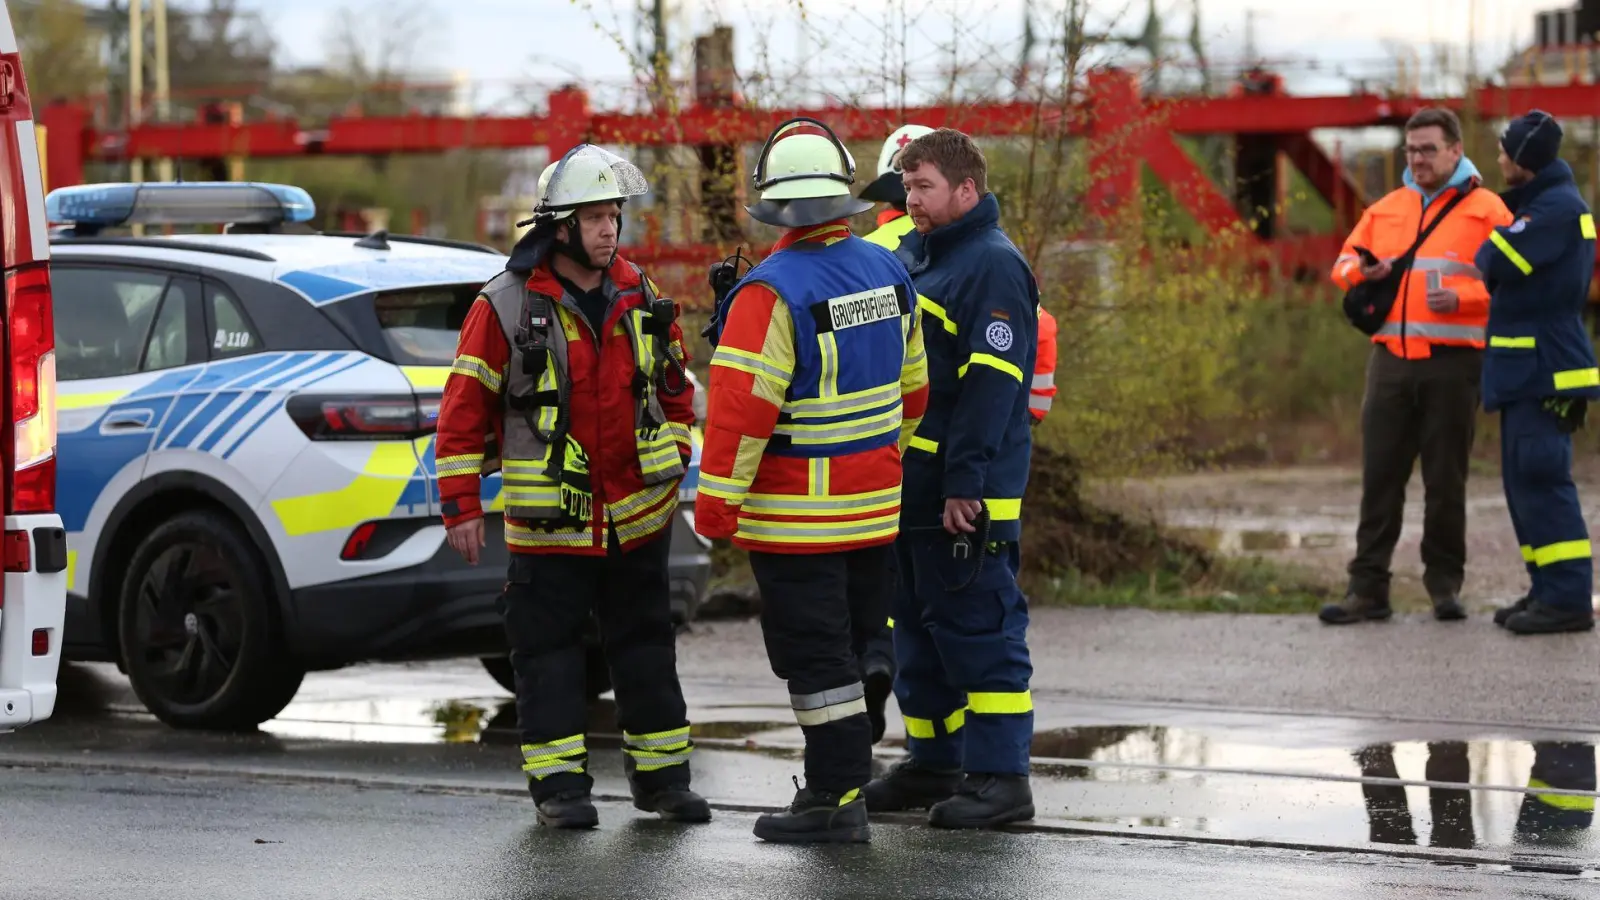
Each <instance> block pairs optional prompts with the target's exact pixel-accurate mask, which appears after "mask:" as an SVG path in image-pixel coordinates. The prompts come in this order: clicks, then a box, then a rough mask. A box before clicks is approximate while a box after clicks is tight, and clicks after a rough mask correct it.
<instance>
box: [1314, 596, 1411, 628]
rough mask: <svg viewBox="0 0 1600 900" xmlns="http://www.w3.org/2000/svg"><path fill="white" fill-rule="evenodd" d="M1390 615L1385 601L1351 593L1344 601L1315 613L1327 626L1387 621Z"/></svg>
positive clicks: (1331, 604) (1390, 610)
mask: <svg viewBox="0 0 1600 900" xmlns="http://www.w3.org/2000/svg"><path fill="white" fill-rule="evenodd" d="M1391 614H1393V610H1392V609H1391V608H1390V606H1389V601H1388V600H1387V599H1383V600H1379V599H1377V598H1376V597H1363V596H1362V595H1360V594H1357V593H1355V592H1351V593H1348V594H1345V596H1344V600H1342V601H1340V602H1338V603H1329V604H1328V605H1326V606H1324V607H1323V608H1322V611H1321V612H1319V613H1317V618H1319V619H1321V620H1322V621H1323V622H1325V623H1327V624H1329V625H1350V624H1353V623H1355V622H1365V621H1367V620H1368V619H1387V618H1389V616H1390V615H1391Z"/></svg>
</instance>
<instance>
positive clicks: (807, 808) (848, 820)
mask: <svg viewBox="0 0 1600 900" xmlns="http://www.w3.org/2000/svg"><path fill="white" fill-rule="evenodd" d="M794 786H795V795H794V802H793V803H791V804H789V808H788V810H786V811H784V812H779V813H766V814H764V815H762V816H761V817H760V818H759V819H756V827H755V835H756V837H758V838H760V839H762V840H763V841H771V842H772V843H774V844H864V843H867V842H868V841H870V840H872V827H871V825H869V824H868V823H867V804H866V801H864V800H862V799H861V792H860V791H859V790H856V791H849V792H847V793H844V794H833V793H829V792H827V791H813V790H811V789H810V788H803V787H800V779H798V778H796V779H795V780H794Z"/></svg>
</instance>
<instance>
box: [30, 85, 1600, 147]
mask: <svg viewBox="0 0 1600 900" xmlns="http://www.w3.org/2000/svg"><path fill="white" fill-rule="evenodd" d="M581 97H582V95H581V92H577V91H558V92H556V93H555V94H553V95H551V102H552V107H554V106H555V105H556V103H557V99H558V98H560V99H562V100H565V101H566V104H565V106H566V108H565V109H563V110H562V112H561V114H559V115H557V114H552V115H549V116H511V117H506V116H477V117H465V118H462V117H450V116H424V115H407V116H384V117H355V118H334V119H331V120H329V121H328V122H327V123H326V124H325V125H322V126H320V127H319V126H311V125H306V124H301V123H298V122H295V121H293V120H277V121H264V122H251V123H247V124H244V125H238V126H234V125H226V124H217V125H211V124H162V123H148V124H144V125H140V126H138V127H136V128H133V129H130V130H128V131H127V132H116V131H110V132H89V133H87V134H85V135H84V136H83V139H82V144H81V146H82V148H83V151H84V153H85V155H86V156H87V157H88V158H90V159H96V160H120V159H129V158H133V157H144V158H156V157H174V158H196V157H208V156H212V157H214V156H224V155H229V154H241V155H248V156H256V157H269V156H276V157H283V156H299V155H303V154H308V153H323V154H330V155H332V154H357V155H369V154H384V153H442V152H444V151H447V150H453V149H460V148H476V149H514V148H520V147H537V146H549V145H552V144H555V143H559V142H560V141H562V140H564V139H566V136H567V135H578V136H580V137H579V139H583V138H587V139H590V140H594V141H601V142H607V143H618V144H633V145H638V146H662V145H668V144H703V143H725V142H754V141H760V140H763V139H765V138H766V136H767V134H768V132H769V131H770V130H771V129H772V127H773V126H775V125H776V124H777V123H779V122H781V121H783V120H784V119H787V118H791V117H794V116H802V115H803V116H812V117H815V118H819V119H822V120H823V121H825V122H827V123H828V124H829V125H830V126H831V127H833V128H834V129H835V130H836V131H837V132H838V133H839V136H840V137H841V138H842V139H844V140H871V139H877V138H881V137H882V136H883V135H885V134H887V133H889V132H890V131H892V130H893V129H894V128H896V127H898V125H899V124H901V123H903V122H907V121H914V122H922V123H925V124H928V125H932V126H940V125H948V126H951V127H954V128H960V129H962V130H964V131H968V132H970V133H973V134H981V135H989V136H1003V135H1023V134H1028V133H1030V132H1031V131H1033V129H1035V128H1037V127H1041V126H1043V127H1047V128H1052V129H1053V128H1055V127H1057V126H1058V125H1059V124H1060V123H1062V122H1066V123H1067V127H1068V128H1069V130H1071V131H1072V132H1073V133H1077V134H1082V133H1084V132H1085V131H1086V129H1085V126H1084V120H1083V118H1082V117H1080V116H1079V115H1078V111H1077V110H1063V109H1062V108H1060V107H1057V106H1050V105H1045V106H1040V105H1036V104H1032V103H977V104H967V105H961V106H956V107H945V106H927V107H912V108H907V109H903V110H902V109H896V108H879V109H864V108H856V107H842V106H841V107H822V108H785V109H750V108H736V109H716V108H703V107H691V108H689V109H685V110H683V111H681V112H680V113H678V114H675V115H672V116H659V115H656V114H653V113H636V114H622V113H603V112H602V113H591V112H590V111H589V110H588V109H587V106H586V104H585V103H584V101H583V100H582V99H581ZM1429 105H1442V106H1449V107H1453V108H1457V109H1459V108H1462V107H1463V106H1464V105H1465V102H1464V101H1463V100H1462V99H1460V98H1456V99H1437V100H1429V99H1422V98H1385V97H1380V96H1376V95H1365V94H1362V95H1353V96H1346V97H1290V96H1281V95H1280V96H1272V95H1266V96H1255V95H1251V96H1241V97H1214V98H1204V99H1201V98H1193V99H1181V100H1156V101H1149V102H1145V103H1143V104H1142V110H1143V112H1144V114H1145V116H1146V117H1147V118H1148V120H1149V121H1150V122H1151V124H1153V125H1155V126H1157V127H1161V128H1165V129H1167V130H1170V131H1175V132H1179V133H1182V134H1263V133H1304V132H1307V131H1310V130H1312V129H1316V128H1359V127H1367V126H1374V125H1384V124H1398V123H1400V122H1403V121H1404V120H1405V119H1406V118H1408V117H1409V116H1410V115H1411V114H1412V113H1414V112H1415V111H1417V110H1418V109H1421V108H1422V107H1424V106H1429ZM1475 106H1476V108H1477V109H1478V110H1480V111H1481V112H1482V113H1483V114H1485V115H1493V116H1501V115H1506V114H1509V113H1520V112H1522V111H1525V110H1527V109H1530V108H1533V107H1538V108H1540V109H1544V110H1546V111H1548V112H1550V113H1552V114H1553V115H1556V116H1558V117H1560V116H1570V117H1581V116H1592V115H1594V114H1595V113H1596V111H1597V110H1600V87H1597V86H1592V85H1566V86H1560V87H1526V88H1498V87H1489V88H1484V89H1482V90H1481V91H1480V92H1479V93H1478V95H1477V97H1476V103H1475ZM574 113H575V114H576V115H574ZM46 114H48V110H47V111H46Z"/></svg>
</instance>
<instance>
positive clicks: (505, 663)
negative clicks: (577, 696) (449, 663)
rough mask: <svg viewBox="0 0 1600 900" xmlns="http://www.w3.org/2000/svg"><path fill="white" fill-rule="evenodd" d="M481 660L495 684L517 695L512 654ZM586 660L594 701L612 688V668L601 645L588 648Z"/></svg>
mask: <svg viewBox="0 0 1600 900" xmlns="http://www.w3.org/2000/svg"><path fill="white" fill-rule="evenodd" d="M479 661H480V662H482V663H483V668H484V671H486V672H488V673H489V677H490V678H493V679H494V681H495V684H498V685H500V686H501V687H503V688H505V689H506V690H508V691H510V692H511V694H512V696H515V695H516V693H517V678H516V673H515V672H513V671H512V669H511V657H510V656H485V657H483V658H482V659H481V660H479ZM584 662H585V665H586V667H587V672H586V677H587V679H588V688H589V689H588V695H589V700H590V701H591V702H593V701H595V700H598V699H600V695H601V694H604V693H605V692H606V691H609V690H611V670H610V669H609V668H607V667H606V654H605V651H604V650H602V649H600V648H599V647H590V648H588V654H587V656H586V657H585V659H584Z"/></svg>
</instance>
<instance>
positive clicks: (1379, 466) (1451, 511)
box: [1349, 346, 1483, 599]
mask: <svg viewBox="0 0 1600 900" xmlns="http://www.w3.org/2000/svg"><path fill="white" fill-rule="evenodd" d="M1482 368H1483V351H1481V350H1474V349H1472V348H1469V347H1439V346H1435V347H1434V348H1433V355H1432V356H1430V357H1428V358H1427V359H1409V360H1408V359H1400V358H1399V357H1397V356H1395V355H1394V354H1392V353H1390V352H1389V351H1388V350H1387V349H1385V348H1383V347H1381V346H1375V347H1373V350H1372V356H1371V358H1370V359H1369V360H1368V362H1367V383H1366V396H1365V398H1364V399H1363V400H1362V403H1361V524H1360V525H1359V526H1358V527H1357V529H1356V554H1355V558H1354V559H1352V560H1351V561H1350V567H1349V573H1350V590H1351V592H1352V593H1356V594H1360V595H1362V596H1365V597H1372V598H1375V599H1387V598H1388V596H1389V581H1390V577H1391V573H1390V569H1389V564H1390V562H1391V560H1392V559H1393V557H1394V547H1395V543H1396V542H1397V541H1399V539H1400V527H1401V524H1402V517H1403V515H1404V512H1405V502H1406V484H1407V483H1408V482H1410V480H1411V470H1412V468H1413V467H1415V465H1416V462H1417V458H1418V456H1420V457H1421V458H1422V484H1423V487H1424V489H1425V491H1426V493H1425V501H1424V502H1425V508H1424V512H1423V519H1422V564H1423V567H1424V573H1423V578H1422V580H1423V585H1424V586H1425V587H1426V588H1427V590H1428V594H1429V596H1433V597H1439V596H1450V595H1454V594H1456V593H1458V592H1459V591H1460V590H1461V582H1462V579H1463V576H1464V572H1465V569H1466V564H1467V465H1468V460H1469V458H1470V456H1471V454H1472V440H1473V436H1474V434H1475V432H1476V430H1477V423H1478V398H1479V391H1480V386H1479V376H1480V374H1481V372H1482Z"/></svg>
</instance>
